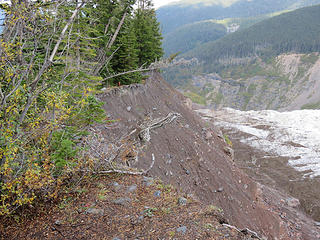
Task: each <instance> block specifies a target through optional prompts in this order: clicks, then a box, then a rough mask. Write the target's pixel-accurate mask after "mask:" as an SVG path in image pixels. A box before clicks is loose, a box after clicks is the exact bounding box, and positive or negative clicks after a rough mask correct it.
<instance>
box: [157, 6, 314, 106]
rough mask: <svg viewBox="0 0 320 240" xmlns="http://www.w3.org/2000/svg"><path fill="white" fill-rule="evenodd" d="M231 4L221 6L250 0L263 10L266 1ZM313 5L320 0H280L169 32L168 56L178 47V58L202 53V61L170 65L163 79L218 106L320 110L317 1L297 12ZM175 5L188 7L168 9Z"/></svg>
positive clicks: (196, 99) (199, 100) (199, 56)
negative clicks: (245, 13)
mask: <svg viewBox="0 0 320 240" xmlns="http://www.w3.org/2000/svg"><path fill="white" fill-rule="evenodd" d="M210 2H211V1H210ZM212 2H216V3H217V1H212ZM231 2H233V3H231ZM231 2H230V5H229V6H222V5H220V7H222V8H223V9H229V10H230V9H232V6H233V5H234V4H240V3H241V4H249V3H250V4H256V5H252V7H253V6H255V7H256V8H257V9H259V6H260V5H261V4H262V2H263V1H251V2H248V1H231ZM244 2H246V3H244ZM270 2H271V1H270ZM315 3H320V1H282V4H280V5H281V6H280V5H277V9H275V8H266V9H265V10H264V12H263V13H264V14H262V15H257V16H252V15H251V17H249V18H248V17H246V18H236V17H237V16H239V15H236V14H233V15H232V16H233V17H235V18H229V19H218V18H217V19H211V20H202V21H200V22H199V21H198V22H193V23H188V24H187V25H183V26H182V27H179V28H176V29H175V30H172V31H171V32H170V33H167V34H165V35H164V43H163V45H164V49H165V51H166V54H167V56H169V55H170V54H173V53H176V52H180V55H179V56H178V57H182V58H186V59H190V58H197V59H198V61H199V64H198V65H197V66H192V67H190V66H186V67H178V68H174V69H169V70H167V71H166V72H165V77H166V80H167V81H168V82H170V83H171V84H173V85H174V86H175V87H177V88H178V89H179V90H181V91H182V92H184V94H185V95H186V96H188V97H189V98H191V99H192V100H193V102H195V103H199V104H202V105H207V106H210V107H212V108H214V109H219V108H222V107H232V108H236V109H241V110H263V109H278V110H292V109H305V108H319V107H320V94H319V92H320V91H319V90H320V71H319V69H320V57H319V52H320V5H315V6H311V7H305V8H301V9H297V10H293V9H294V8H297V7H300V6H306V5H312V4H315ZM199 4H200V3H199ZM203 4H204V5H205V3H203ZM207 4H208V3H207ZM241 4H240V5H241ZM259 4H260V5H259ZM200 5H201V4H200ZM200 5H197V6H200ZM240 5H237V6H238V7H237V9H238V10H239V9H241V7H240ZM178 6H180V8H182V6H183V5H182V3H181V5H172V6H170V5H169V6H168V7H167V8H174V7H176V8H178ZM191 6H192V5H191ZM191 6H188V7H189V8H190V7H191ZM213 6H214V7H217V6H218V5H217V4H215V5H212V6H211V5H210V7H213ZM210 7H209V6H207V8H208V9H210ZM198 8H200V9H201V7H198ZM198 8H197V9H198ZM160 10H161V8H160V9H159V14H160V15H159V16H158V17H159V19H160V20H161V11H160ZM198 10H199V9H198ZM250 10H252V9H251V8H248V11H250ZM194 11H196V10H194ZM243 11H244V9H243ZM252 11H253V10H252ZM279 11H281V12H279ZM257 12H259V11H258V10H257ZM204 16H206V15H205V14H204ZM169 30H170V29H169ZM167 37H168V38H167Z"/></svg>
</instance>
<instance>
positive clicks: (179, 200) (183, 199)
mask: <svg viewBox="0 0 320 240" xmlns="http://www.w3.org/2000/svg"><path fill="white" fill-rule="evenodd" d="M187 202H188V200H187V199H186V198H184V197H179V199H178V204H179V205H180V206H185V205H187Z"/></svg>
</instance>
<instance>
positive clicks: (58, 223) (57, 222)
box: [54, 220, 62, 226]
mask: <svg viewBox="0 0 320 240" xmlns="http://www.w3.org/2000/svg"><path fill="white" fill-rule="evenodd" d="M54 224H55V225H57V226H60V225H61V224H62V222H61V221H60V220H56V221H55V222H54Z"/></svg>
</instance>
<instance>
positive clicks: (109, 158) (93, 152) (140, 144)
mask: <svg viewBox="0 0 320 240" xmlns="http://www.w3.org/2000/svg"><path fill="white" fill-rule="evenodd" d="M180 116H181V115H180V114H179V113H169V114H168V115H167V116H165V117H163V118H157V119H154V120H152V121H149V122H146V123H144V124H141V125H140V126H138V127H137V128H136V129H134V130H132V131H131V132H130V133H129V134H125V135H124V136H122V137H120V138H119V139H117V140H115V141H113V143H109V144H108V145H107V144H105V143H103V141H104V140H102V141H101V139H104V138H103V136H102V134H101V133H100V132H97V131H96V130H94V129H91V131H92V132H94V134H92V135H91V136H90V137H88V138H86V139H85V140H84V142H83V144H84V145H86V146H88V147H89V154H90V157H93V158H95V159H97V160H98V162H97V163H98V164H97V165H96V169H99V168H109V169H108V170H105V171H91V172H93V173H100V174H108V173H125V174H134V175H143V174H146V173H148V172H149V171H150V170H151V169H152V168H153V166H154V162H155V156H154V154H152V162H151V165H150V166H149V168H147V169H146V170H144V171H143V170H140V171H138V170H137V171H131V170H128V167H130V163H129V160H131V161H132V160H133V161H134V162H135V163H137V162H138V156H139V154H140V153H141V152H142V151H143V150H144V148H145V147H146V146H147V144H148V143H149V142H150V140H151V136H150V132H151V131H152V130H154V129H156V128H160V127H163V126H165V125H167V124H170V123H172V122H173V121H174V120H175V119H177V118H178V117H180ZM128 155H129V158H130V159H128ZM120 156H122V157H124V158H126V160H125V161H126V163H127V166H126V165H124V164H119V163H117V164H115V161H116V159H119V158H120ZM115 165H116V167H114V166H115Z"/></svg>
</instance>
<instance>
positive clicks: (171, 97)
mask: <svg viewBox="0 0 320 240" xmlns="http://www.w3.org/2000/svg"><path fill="white" fill-rule="evenodd" d="M100 98H101V100H102V101H104V102H105V106H104V108H105V110H106V111H107V113H108V114H109V117H110V119H118V121H117V122H116V123H114V124H113V125H112V126H102V125H100V126H97V127H96V129H97V130H100V131H102V132H103V138H104V139H105V140H106V141H107V142H116V141H118V139H119V138H120V136H124V135H126V134H128V133H129V132H131V131H132V130H133V129H139V126H141V125H143V123H145V122H147V121H151V120H152V119H157V118H161V117H164V116H166V115H167V114H169V113H172V112H177V113H179V114H181V117H180V118H178V119H177V120H176V121H174V122H172V123H170V124H168V125H165V126H163V127H162V128H158V129H155V130H153V131H151V134H150V136H151V140H150V143H149V144H148V145H147V147H145V148H144V151H143V154H141V155H140V156H139V161H138V162H137V163H133V164H132V165H131V166H133V167H137V168H139V169H147V168H148V166H149V165H150V162H151V155H152V154H154V155H155V159H156V160H155V165H154V167H153V168H152V169H151V171H150V174H151V175H152V176H157V177H159V178H160V179H161V180H163V181H164V182H165V183H170V184H172V185H174V186H176V187H178V188H179V189H181V191H183V192H185V193H187V194H188V193H189V194H193V195H194V196H195V198H198V199H199V200H200V201H201V202H204V203H206V204H212V205H215V206H218V207H219V208H222V209H223V210H224V213H225V216H226V218H227V220H228V222H229V223H231V224H233V225H236V226H237V227H239V228H249V229H251V230H253V231H256V232H258V233H259V234H260V236H265V237H268V238H270V239H275V238H278V239H318V235H317V234H319V229H317V228H316V227H315V226H314V223H313V221H312V220H311V219H309V218H308V217H306V216H304V214H303V213H301V212H300V210H299V209H292V208H290V207H289V206H287V205H285V204H282V201H283V199H286V198H288V196H286V195H284V194H281V193H280V192H277V191H274V190H272V189H269V188H268V187H265V186H262V185H260V184H257V183H256V182H255V181H253V180H252V179H251V178H250V177H248V176H247V175H246V174H245V173H244V172H243V171H242V170H241V169H239V168H238V167H236V166H235V164H234V162H233V161H232V159H231V158H230V157H229V156H228V155H227V154H226V153H225V150H224V149H225V147H226V146H227V144H226V143H225V142H224V141H223V139H221V137H219V136H218V135H217V134H216V130H215V128H214V127H213V125H212V124H211V123H209V122H204V121H202V120H200V118H199V116H197V115H196V114H195V113H194V112H193V111H192V110H191V107H190V106H188V104H186V102H187V101H186V99H185V97H184V96H183V95H182V94H180V93H178V92H177V91H176V90H174V89H173V88H172V87H171V86H169V85H168V84H167V83H166V82H165V81H164V80H163V79H162V78H161V76H160V74H158V73H153V75H152V76H151V78H150V79H149V80H148V81H147V83H146V84H145V85H139V84H137V85H131V86H124V87H122V88H117V89H113V90H108V91H106V92H105V93H103V94H102V95H101V96H100ZM208 136H209V137H208ZM218 190H221V191H218ZM284 214H285V215H286V216H290V217H292V218H287V217H283V215H284Z"/></svg>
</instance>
